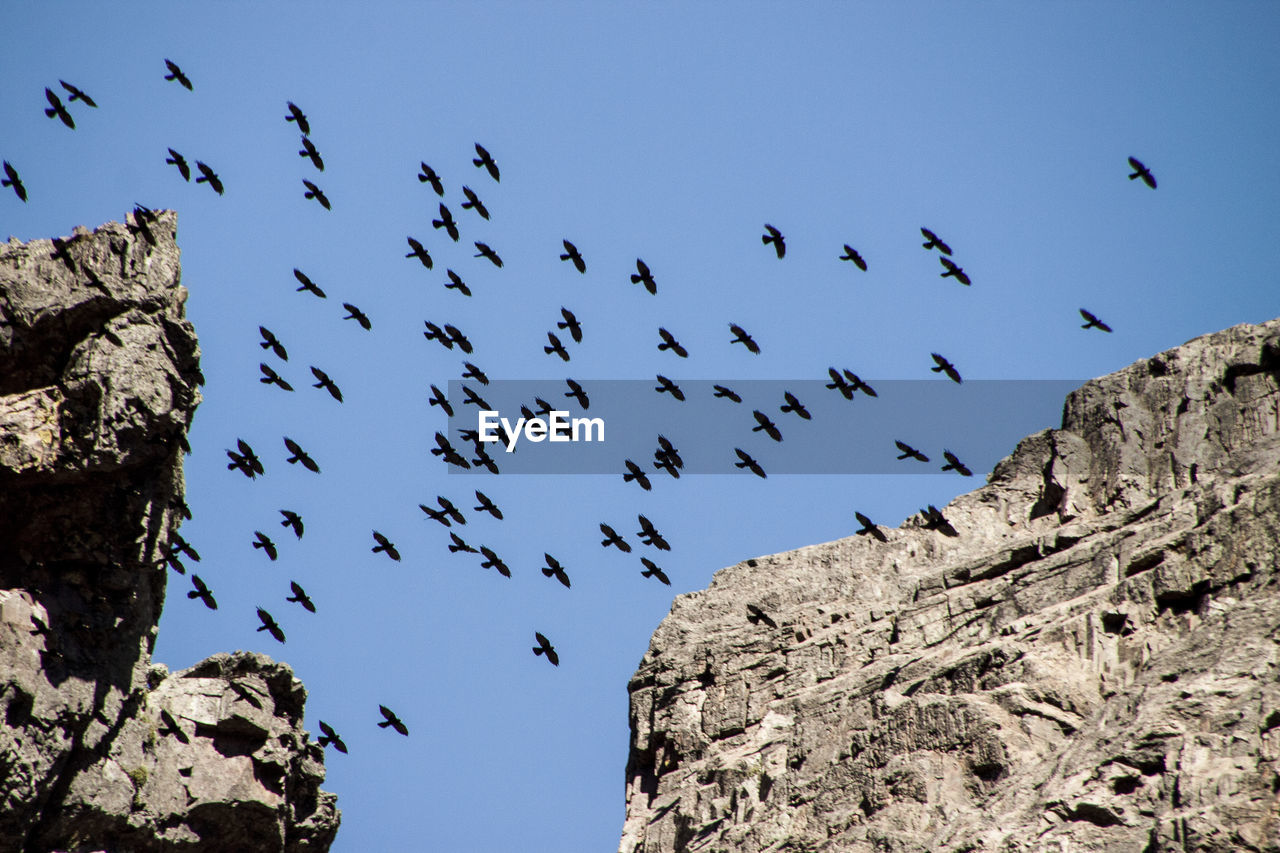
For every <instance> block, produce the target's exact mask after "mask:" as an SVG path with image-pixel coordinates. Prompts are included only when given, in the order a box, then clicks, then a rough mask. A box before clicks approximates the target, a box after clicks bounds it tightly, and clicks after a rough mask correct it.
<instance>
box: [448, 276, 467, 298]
mask: <svg viewBox="0 0 1280 853" xmlns="http://www.w3.org/2000/svg"><path fill="white" fill-rule="evenodd" d="M445 273H446V274H447V275H448V276H449V283H448V284H446V285H445V286H444V287H445V290H457V291H460V292H461V293H462V295H463V296H470V295H471V288H469V287H467V283H466V282H465V281H463V280H462V277H461V276H459V275H458V274H457V273H456V272H454V271H453V270H445Z"/></svg>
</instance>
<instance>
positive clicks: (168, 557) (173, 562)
mask: <svg viewBox="0 0 1280 853" xmlns="http://www.w3.org/2000/svg"><path fill="white" fill-rule="evenodd" d="M178 554H179V551H178V549H177V548H176V547H175V546H172V545H171V546H169V547H168V548H166V549H164V550H162V551H161V552H160V559H158V560H156V562H155V566H156V567H160V566H164V565H167V566H169V567H170V568H171V569H173V570H174V571H175V572H177V573H178V574H180V575H185V574H186V573H187V567H186V566H184V565H182V561H181V560H179V559H178Z"/></svg>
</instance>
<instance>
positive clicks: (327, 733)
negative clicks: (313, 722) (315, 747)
mask: <svg viewBox="0 0 1280 853" xmlns="http://www.w3.org/2000/svg"><path fill="white" fill-rule="evenodd" d="M319 725H320V731H321V732H323V734H322V735H321V736H320V737H318V738H316V743H318V744H320V746H321V748H323V747H326V746H328V745H329V744H333V748H334V749H336V750H338V752H341V753H342V754H343V755H346V754H347V745H346V744H345V743H343V741H342V738H341V737H339V736H338V733H337V732H336V731H334V728H333V726H331V725H329V724H328V723H326V722H325V721H324V720H320V722H319Z"/></svg>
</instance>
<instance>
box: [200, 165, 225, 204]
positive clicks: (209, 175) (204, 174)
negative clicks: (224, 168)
mask: <svg viewBox="0 0 1280 853" xmlns="http://www.w3.org/2000/svg"><path fill="white" fill-rule="evenodd" d="M196 169H198V170H199V172H200V177H198V178H196V183H197V184H208V185H209V186H210V187H211V188H212V189H213V191H214V192H216V193H217V194H218V195H222V190H223V186H222V179H221V178H219V177H218V173H217V172H215V171H213V169H210V168H209V166H208V165H206V164H205V163H201V162H200V161H199V160H197V161H196Z"/></svg>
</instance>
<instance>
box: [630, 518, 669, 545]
mask: <svg viewBox="0 0 1280 853" xmlns="http://www.w3.org/2000/svg"><path fill="white" fill-rule="evenodd" d="M637 518H639V520H640V532H639V533H637V534H636V535H637V536H639V537H640V541H641V542H643V543H644V544H645V545H652V546H653V547H654V548H657V549H658V550H659V551H670V550H671V545H670V544H669V543H668V542H667V540H666V539H664V538H663V537H662V534H661V533H659V532H658V528H656V527H654V526H653V522H652V521H650V520H649V519H648V518H647V517H646V516H644V515H639V516H637Z"/></svg>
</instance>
